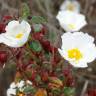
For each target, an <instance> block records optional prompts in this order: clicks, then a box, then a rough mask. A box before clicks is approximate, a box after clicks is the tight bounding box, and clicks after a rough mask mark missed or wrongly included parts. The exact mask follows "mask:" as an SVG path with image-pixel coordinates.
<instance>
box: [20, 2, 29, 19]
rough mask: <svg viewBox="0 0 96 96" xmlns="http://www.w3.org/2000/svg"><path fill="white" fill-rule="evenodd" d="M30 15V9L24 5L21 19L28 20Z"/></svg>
mask: <svg viewBox="0 0 96 96" xmlns="http://www.w3.org/2000/svg"><path fill="white" fill-rule="evenodd" d="M29 15H30V9H29V7H28V5H27V4H26V3H23V4H22V6H21V19H27V17H28V16H29Z"/></svg>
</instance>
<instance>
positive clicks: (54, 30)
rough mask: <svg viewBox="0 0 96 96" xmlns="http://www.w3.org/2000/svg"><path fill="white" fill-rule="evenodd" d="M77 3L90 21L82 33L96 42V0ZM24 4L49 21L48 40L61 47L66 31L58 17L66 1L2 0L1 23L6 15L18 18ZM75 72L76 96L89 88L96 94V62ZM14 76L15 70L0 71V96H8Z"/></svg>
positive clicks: (0, 1) (0, 8)
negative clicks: (90, 36)
mask: <svg viewBox="0 0 96 96" xmlns="http://www.w3.org/2000/svg"><path fill="white" fill-rule="evenodd" d="M77 1H79V2H80V4H81V13H83V14H84V15H85V16H86V17H87V21H88V25H87V26H86V27H84V28H83V29H82V30H81V31H83V32H87V33H89V34H90V35H92V36H94V38H95V41H96V0H77ZM23 2H26V3H27V4H28V6H29V7H30V10H31V14H32V16H33V15H36V16H37V15H38V16H43V17H45V18H46V19H47V21H48V22H47V27H48V30H49V34H48V38H49V39H50V38H51V39H50V40H51V42H52V43H53V44H54V46H56V47H60V42H61V39H60V36H61V35H62V34H63V32H64V30H63V29H61V27H60V26H59V23H58V21H57V20H56V15H57V13H58V11H59V8H60V5H61V4H62V2H64V0H0V21H1V20H2V17H3V16H5V15H11V16H18V14H19V13H20V8H21V4H22V3H23ZM95 43H96V42H95ZM2 49H4V50H9V49H7V48H2V47H1V46H0V50H2ZM10 55H11V54H10ZM9 63H10V64H12V65H13V66H14V62H11V61H10V62H9ZM75 71H76V73H75V74H76V82H77V83H76V87H77V88H76V89H77V91H76V96H83V95H82V94H83V93H84V91H86V90H87V89H88V88H91V89H94V90H95V92H96V89H95V88H96V61H94V62H92V63H91V64H89V67H88V68H86V69H78V70H75ZM14 74H15V70H14V69H13V68H12V69H11V67H6V68H5V69H3V70H2V69H0V96H6V89H7V88H8V87H9V84H10V83H11V82H12V80H13V77H14ZM84 96H85V95H84ZM86 96H87V95H86ZM90 96H91V95H90ZM92 96H96V95H92Z"/></svg>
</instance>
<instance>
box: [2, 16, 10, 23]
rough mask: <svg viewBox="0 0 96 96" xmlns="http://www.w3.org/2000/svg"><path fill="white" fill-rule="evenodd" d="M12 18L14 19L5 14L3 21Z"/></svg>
mask: <svg viewBox="0 0 96 96" xmlns="http://www.w3.org/2000/svg"><path fill="white" fill-rule="evenodd" d="M10 19H12V16H7V15H6V16H4V17H3V21H4V22H5V21H7V20H10Z"/></svg>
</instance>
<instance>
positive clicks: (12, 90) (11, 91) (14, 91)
mask: <svg viewBox="0 0 96 96" xmlns="http://www.w3.org/2000/svg"><path fill="white" fill-rule="evenodd" d="M13 95H15V96H16V89H12V88H9V89H8V90H7V96H13Z"/></svg>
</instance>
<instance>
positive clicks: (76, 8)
mask: <svg viewBox="0 0 96 96" xmlns="http://www.w3.org/2000/svg"><path fill="white" fill-rule="evenodd" d="M60 10H70V11H73V12H77V13H79V12H80V3H79V2H78V1H76V0H72V1H71V0H65V1H64V2H63V3H62V5H61V6H60Z"/></svg>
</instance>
